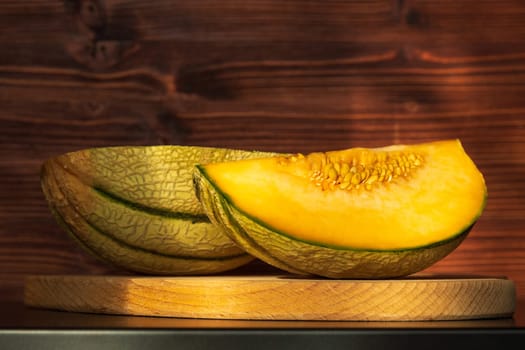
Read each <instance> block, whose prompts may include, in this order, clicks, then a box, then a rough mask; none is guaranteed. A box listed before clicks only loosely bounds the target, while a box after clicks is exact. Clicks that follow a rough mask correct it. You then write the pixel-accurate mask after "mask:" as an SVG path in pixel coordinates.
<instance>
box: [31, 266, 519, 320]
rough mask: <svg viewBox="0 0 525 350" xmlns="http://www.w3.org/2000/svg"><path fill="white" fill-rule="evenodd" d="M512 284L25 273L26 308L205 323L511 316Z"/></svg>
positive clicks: (453, 280) (466, 279)
mask: <svg viewBox="0 0 525 350" xmlns="http://www.w3.org/2000/svg"><path fill="white" fill-rule="evenodd" d="M515 299H516V297H515V287H514V283H513V282H512V281H511V280H508V279H506V278H491V277H482V278H479V277H459V276H458V277H450V276H449V277H433V276H419V277H412V278H403V279H394V280H372V281H369V280H328V279H315V278H314V279H312V278H302V277H295V276H286V275H283V276H208V277H202V276H199V277H193V276H192V277H134V276H132V277H130V276H79V275H47V276H30V277H28V278H27V279H26V283H25V304H26V305H27V306H31V307H38V308H50V309H58V310H63V311H78V312H90V313H104V314H120V315H142V316H164V317H181V318H211V319H244V320H249V319H258V320H347V321H421V320H472V319H485V318H500V317H501V318H503V317H512V315H513V313H514V309H515V304H516V300H515Z"/></svg>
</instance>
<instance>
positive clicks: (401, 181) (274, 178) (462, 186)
mask: <svg viewBox="0 0 525 350" xmlns="http://www.w3.org/2000/svg"><path fill="white" fill-rule="evenodd" d="M385 154H386V155H388V154H390V155H393V156H392V158H394V159H395V158H396V157H400V159H404V160H405V161H406V160H407V159H408V158H410V157H413V156H410V155H417V157H418V158H417V159H418V160H417V161H415V162H412V167H410V165H408V166H407V167H406V169H404V170H403V173H404V174H396V171H395V169H394V170H393V171H390V174H393V175H394V176H393V177H392V178H391V179H388V176H387V177H386V178H384V179H383V180H382V181H379V179H376V180H375V181H372V183H370V184H367V183H366V182H362V183H360V184H357V186H353V188H351V189H348V188H346V189H342V187H344V185H343V186H342V184H341V180H340V181H339V182H338V183H337V181H335V183H334V184H333V186H331V187H332V188H330V185H326V183H325V184H322V183H320V180H319V177H318V178H317V180H316V179H313V175H312V168H313V167H314V168H315V166H313V165H312V158H311V157H310V158H309V156H306V157H304V156H294V157H272V158H265V159H257V160H242V161H235V162H224V163H216V164H209V165H207V166H205V167H203V168H202V169H203V172H205V174H206V175H205V176H206V177H207V178H208V179H209V180H210V182H211V183H212V184H213V185H214V186H215V187H216V189H217V190H218V192H220V193H221V194H222V195H223V197H224V198H226V199H227V200H228V202H229V203H230V204H231V205H232V206H234V207H235V208H236V209H237V210H238V211H239V212H241V213H243V214H245V215H246V216H247V217H250V218H251V219H253V220H254V221H256V222H258V223H260V224H262V225H263V226H265V227H267V228H269V229H270V230H272V231H275V232H279V233H281V234H284V235H286V236H288V237H291V238H293V239H297V240H300V241H305V242H311V243H313V244H316V245H320V246H328V247H334V248H351V249H358V250H373V251H375V250H379V251H382V250H385V251H392V250H406V249H414V248H417V247H425V246H428V245H431V244H435V243H437V242H441V241H445V240H448V239H451V238H452V237H454V236H456V235H458V234H460V233H462V232H463V231H465V230H466V229H467V228H469V227H470V226H471V225H472V224H473V223H474V222H475V221H476V220H477V218H478V217H479V216H480V215H481V212H482V210H483V208H484V205H485V198H486V195H487V190H486V186H485V182H484V179H483V176H482V174H481V173H480V171H479V170H478V168H477V167H476V165H475V164H474V162H473V161H472V160H471V158H470V157H469V156H468V155H467V154H466V153H465V151H464V149H463V147H462V145H461V142H460V141H459V140H445V141H438V142H430V143H425V144H418V145H395V146H388V147H382V148H375V149H363V148H354V149H348V150H342V151H334V152H328V153H327V154H326V157H328V159H332V160H334V159H335V160H337V161H338V162H339V163H341V164H342V163H344V162H345V161H348V162H352V161H353V162H354V164H358V163H359V162H360V160H362V161H363V162H364V163H366V162H367V161H370V160H371V161H370V164H369V165H368V168H369V169H372V168H373V167H374V164H381V163H380V162H376V163H374V159H376V160H377V159H378V158H381V157H384V156H383V155H385ZM403 157H404V158H403ZM356 159H357V161H356ZM398 163H403V161H402V160H401V161H398ZM365 165H366V164H365ZM322 170H323V169H321V171H322ZM399 173H401V171H399ZM396 175H397V176H396ZM368 176H369V177H368V179H370V174H368ZM325 187H326V188H325Z"/></svg>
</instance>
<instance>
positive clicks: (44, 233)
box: [0, 0, 525, 300]
mask: <svg viewBox="0 0 525 350" xmlns="http://www.w3.org/2000/svg"><path fill="white" fill-rule="evenodd" d="M524 114H525V2H523V1H520V0H503V1H502V0H463V1H456V0H426V1H423V0H397V1H391V0H372V1H351V0H348V1H336V0H316V1H314V0H308V1H305V0H286V1H282V0H242V1H241V0H223V1H212V0H199V1H192V0H157V1H145V0H107V1H102V0H84V1H83V0H65V1H51V0H27V1H18V0H3V1H0V127H1V133H0V184H1V185H0V222H1V224H0V298H1V299H2V300H21V295H22V294H21V293H22V292H21V290H22V285H23V278H24V276H26V275H28V274H42V273H103V272H107V271H113V270H111V269H110V268H108V267H107V266H105V265H103V264H101V263H99V262H97V261H95V260H94V259H92V258H91V257H90V256H87V255H85V254H84V253H83V252H82V251H80V250H79V249H77V247H76V246H75V245H74V243H72V242H71V241H70V240H69V238H67V237H66V236H65V234H64V233H63V232H62V231H61V229H60V228H59V227H58V226H57V225H56V223H55V222H54V220H53V218H52V217H51V215H50V213H49V212H48V209H47V206H46V203H45V201H44V198H43V195H42V193H41V191H40V187H39V167H40V164H41V163H42V162H43V160H44V159H46V158H48V157H51V156H53V155H57V154H60V153H63V152H67V151H72V150H76V149H81V148H87V147H95V146H107V145H125V144H129V145H149V144H166V143H170V144H185V145H191V144H193V145H207V146H222V147H235V148H249V149H253V148H257V149H261V150H272V151H290V152H292V151H294V152H295V151H297V152H309V151H316V150H329V149H339V148H347V147H352V146H380V145H387V144H392V143H412V142H423V141H429V140H434V139H443V138H460V139H461V140H462V141H463V144H464V146H465V148H466V150H467V152H468V153H470V155H471V156H472V158H473V159H474V160H475V162H476V163H477V164H478V165H479V167H480V169H481V170H482V172H483V173H484V174H485V177H486V181H487V185H488V188H489V200H488V204H487V208H486V211H485V213H484V214H483V216H482V218H481V219H480V220H479V222H478V224H477V226H475V229H474V230H473V231H472V233H471V234H470V236H469V237H468V239H467V240H466V241H465V242H464V243H463V244H462V245H461V246H460V247H459V248H458V249H457V250H456V251H455V252H453V253H452V254H451V255H450V256H448V257H447V258H445V259H444V260H443V261H441V262H439V263H438V264H436V265H435V266H433V267H431V268H430V269H429V271H428V272H432V273H456V274H484V275H485V274H489V275H495V276H508V277H509V278H511V279H513V280H515V281H516V284H517V287H518V293H519V296H520V298H521V299H525V231H524V229H523V227H524V225H525V199H524V198H525V176H524V175H525V115H524ZM113 272H115V271H113ZM116 272H119V271H116Z"/></svg>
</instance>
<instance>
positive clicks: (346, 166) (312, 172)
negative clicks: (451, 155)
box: [287, 150, 424, 191]
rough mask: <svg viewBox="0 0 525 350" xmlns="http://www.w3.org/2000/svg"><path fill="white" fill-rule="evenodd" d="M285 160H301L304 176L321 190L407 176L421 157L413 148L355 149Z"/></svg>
mask: <svg viewBox="0 0 525 350" xmlns="http://www.w3.org/2000/svg"><path fill="white" fill-rule="evenodd" d="M287 159H288V161H289V162H304V163H305V164H306V166H307V168H308V176H309V179H310V181H312V182H313V183H314V184H315V185H316V186H318V187H320V188H321V189H322V190H323V191H333V190H337V189H339V190H345V191H351V190H357V189H365V190H372V189H373V188H374V187H376V186H382V185H385V184H388V183H392V182H394V181H396V180H398V179H402V178H408V177H409V176H411V175H412V174H413V173H414V171H415V170H416V169H417V168H419V167H421V166H422V164H423V162H424V157H423V155H421V154H418V153H414V152H403V151H384V152H380V151H371V150H359V151H357V152H346V153H342V154H340V155H335V154H334V155H327V154H326V153H321V152H317V153H311V154H308V155H306V156H304V155H299V154H298V155H294V156H291V157H288V158H287Z"/></svg>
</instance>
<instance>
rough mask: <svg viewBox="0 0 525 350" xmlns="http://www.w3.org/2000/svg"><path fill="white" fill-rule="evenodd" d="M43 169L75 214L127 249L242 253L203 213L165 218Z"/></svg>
mask: <svg viewBox="0 0 525 350" xmlns="http://www.w3.org/2000/svg"><path fill="white" fill-rule="evenodd" d="M45 168H46V170H45V173H48V174H49V175H50V176H51V178H52V179H53V180H54V181H55V184H56V183H60V190H61V191H62V193H63V194H64V196H65V198H67V200H68V202H69V204H70V205H71V206H73V207H74V209H75V211H76V213H77V214H78V215H80V216H82V218H83V219H84V220H85V221H86V222H87V223H88V224H89V225H90V226H92V227H94V228H96V229H97V230H98V231H100V232H103V233H104V235H105V236H109V237H111V238H112V239H114V240H116V241H119V242H121V243H123V244H125V245H126V246H129V247H133V248H137V249H143V250H147V251H150V252H153V253H158V254H162V255H170V256H180V257H192V258H203V259H204V258H225V257H229V256H234V255H239V254H241V253H243V251H242V250H241V249H240V248H239V247H237V246H236V245H235V244H233V242H232V241H231V240H230V238H229V237H228V236H226V235H224V233H223V232H222V230H221V229H220V228H219V227H218V226H216V225H213V224H211V222H210V221H209V219H208V218H207V217H206V215H205V214H204V213H203V214H202V215H201V216H200V217H197V216H196V215H182V216H177V215H169V216H166V215H164V213H161V212H159V211H152V210H147V209H146V210H145V209H144V208H142V207H136V206H134V205H133V204H128V203H127V202H124V201H120V200H118V198H117V197H115V196H113V195H112V194H107V193H101V192H100V191H99V190H97V189H94V188H92V187H90V186H87V185H85V184H84V182H82V181H80V180H79V179H78V178H77V177H76V176H74V175H72V174H71V173H69V172H68V171H67V169H64V168H62V167H61V166H60V165H59V164H55V163H53V162H52V161H50V162H48V163H47V164H46V166H45Z"/></svg>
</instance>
